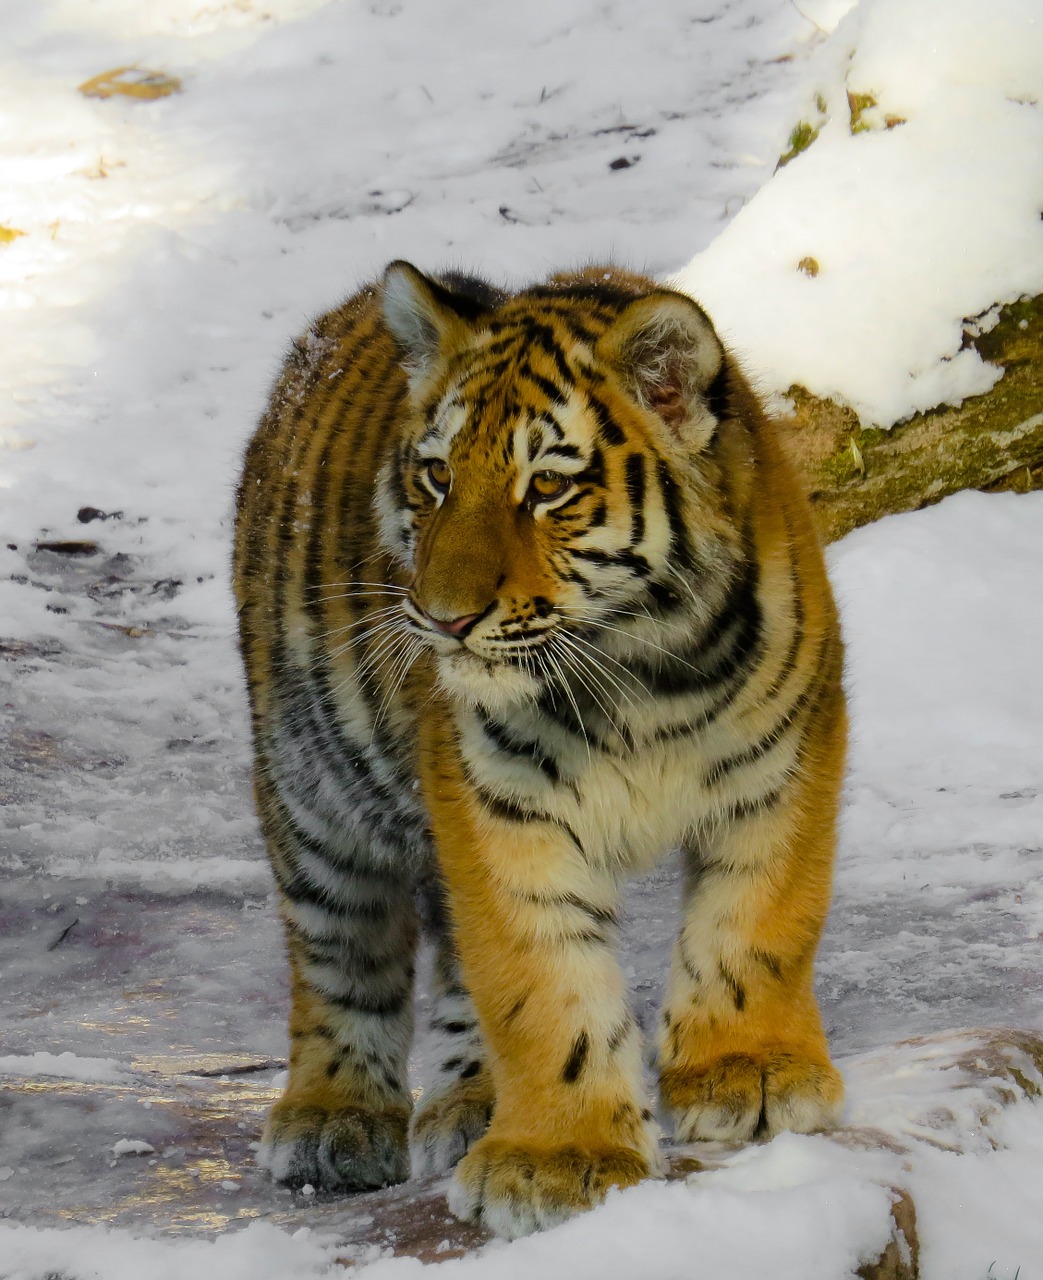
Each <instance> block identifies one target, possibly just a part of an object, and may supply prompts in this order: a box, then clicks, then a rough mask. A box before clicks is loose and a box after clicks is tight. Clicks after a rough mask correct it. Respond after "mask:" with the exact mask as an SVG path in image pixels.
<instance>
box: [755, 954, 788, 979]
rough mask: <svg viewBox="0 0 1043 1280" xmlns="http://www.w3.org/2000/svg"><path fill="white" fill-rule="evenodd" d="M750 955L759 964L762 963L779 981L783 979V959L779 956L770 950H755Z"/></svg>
mask: <svg viewBox="0 0 1043 1280" xmlns="http://www.w3.org/2000/svg"><path fill="white" fill-rule="evenodd" d="M750 955H751V956H752V958H753V959H754V960H756V961H757V963H758V964H762V965H763V966H764V967H765V969H767V971H768V972H769V973H770V974H771V976H772V977H773V978H775V979H777V980H778V981H780V982H781V980H782V961H781V960H780V959H779V957H778V956H774V955H772V954H771V952H770V951H759V950H754V951H751V952H750Z"/></svg>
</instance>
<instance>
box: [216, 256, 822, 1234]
mask: <svg viewBox="0 0 1043 1280" xmlns="http://www.w3.org/2000/svg"><path fill="white" fill-rule="evenodd" d="M235 586H236V593H237V598H238V604H239V618H240V626H241V636H242V651H243V656H244V659H245V664H246V671H247V676H248V680H249V690H250V700H251V708H252V716H253V732H254V739H255V746H256V796H257V804H258V809H259V812H260V817H261V822H262V825H263V828H264V832H265V835H266V838H267V842H268V848H269V852H270V855H271V861H272V867H273V869H274V873H275V879H276V882H277V885H278V892H279V901H280V905H281V911H282V917H283V920H284V922H285V927H286V939H287V949H288V953H289V962H290V978H291V990H292V1004H291V1012H290V1038H291V1054H290V1073H289V1083H288V1085H287V1087H286V1091H285V1093H284V1094H283V1096H282V1098H281V1099H280V1100H279V1101H278V1102H276V1104H275V1105H274V1107H273V1108H272V1111H271V1115H270V1118H269V1120H268V1124H267V1128H266V1131H265V1135H264V1142H263V1144H262V1159H263V1161H264V1162H265V1163H266V1164H267V1166H268V1167H269V1169H270V1170H271V1172H272V1174H273V1176H274V1177H275V1178H276V1179H278V1180H279V1181H281V1182H286V1183H289V1184H291V1185H298V1186H299V1185H301V1184H304V1183H311V1184H312V1185H313V1186H315V1187H317V1188H327V1189H341V1190H354V1189H358V1188H364V1187H379V1186H382V1185H385V1184H388V1183H391V1182H396V1181H399V1180H401V1179H404V1178H405V1177H407V1175H408V1173H409V1169H410V1162H409V1154H410V1150H411V1152H412V1168H413V1172H414V1173H425V1172H442V1171H446V1170H448V1169H450V1168H451V1167H453V1166H454V1165H455V1166H456V1172H455V1176H454V1178H453V1181H452V1184H451V1188H450V1193H449V1196H450V1206H451V1208H452V1209H453V1211H454V1212H455V1213H456V1214H457V1215H459V1216H460V1217H462V1218H464V1219H467V1220H470V1221H473V1222H481V1223H483V1224H484V1225H486V1226H487V1227H489V1228H491V1229H492V1230H494V1231H496V1232H498V1233H500V1234H502V1235H505V1236H508V1237H513V1236H518V1235H521V1234H524V1233H525V1232H529V1231H532V1230H535V1229H539V1228H544V1227H548V1226H551V1225H552V1224H554V1223H556V1222H559V1221H560V1220H562V1219H564V1218H566V1217H568V1216H569V1215H571V1214H573V1213H575V1212H577V1211H578V1210H580V1209H583V1208H585V1207H587V1206H590V1205H592V1204H595V1203H597V1202H599V1201H600V1200H602V1199H603V1198H604V1196H605V1194H606V1191H607V1189H608V1188H609V1187H610V1186H613V1185H618V1186H626V1185H629V1184H632V1183H635V1182H637V1181H638V1180H639V1179H642V1178H645V1177H648V1176H649V1175H654V1174H656V1172H657V1171H658V1170H659V1168H660V1160H659V1154H658V1130H657V1128H656V1124H655V1122H654V1120H653V1111H652V1103H651V1100H650V1098H649V1097H648V1094H647V1091H646V1085H645V1081H644V1079H643V1074H642V1050H641V1045H640V1037H639V1034H638V1029H637V1026H636V1024H635V1021H634V1019H633V1017H632V1016H631V1014H630V1012H629V1011H628V1008H627V995H626V989H625V983H624V980H623V977H622V976H621V973H620V969H619V966H618V964H617V961H616V956H615V954H614V953H615V947H616V941H617V912H618V909H619V894H620V882H621V879H622V877H623V876H624V875H625V874H626V873H629V872H634V871H636V870H640V869H645V868H648V867H649V866H650V864H652V863H653V862H654V861H655V860H656V859H658V858H660V857H661V856H662V855H663V854H665V853H666V852H668V851H670V850H672V849H675V848H677V847H680V848H681V849H682V850H683V856H684V870H685V879H684V889H683V922H682V924H681V928H680V933H679V936H678V938H677V940H676V943H675V945H674V949H673V958H672V961H671V968H670V976H669V983H668V988H667V994H666V1000H665V1007H664V1010H663V1013H662V1021H661V1025H660V1027H659V1031H658V1075H659V1093H660V1098H661V1101H662V1105H663V1109H664V1111H666V1112H668V1113H670V1114H672V1116H673V1125H674V1133H675V1135H676V1137H677V1138H678V1139H679V1140H680V1141H682V1142H688V1141H692V1140H698V1139H718V1140H725V1141H743V1140H746V1139H749V1138H752V1137H755V1136H763V1135H770V1134H774V1133H776V1132H777V1131H778V1130H780V1129H795V1130H798V1131H802V1132H806V1131H809V1130H814V1129H819V1128H822V1127H825V1126H828V1125H830V1124H832V1123H834V1122H835V1121H836V1119H837V1117H838V1113H839V1111H840V1107H841V1097H842V1085H841V1079H840V1076H839V1074H838V1072H837V1071H836V1069H835V1068H834V1067H833V1066H832V1065H831V1063H830V1060H829V1055H828V1050H827V1046H826V1040H825V1036H824V1033H823V1028H822V1024H821V1021H820V1017H819V1011H818V1008H817V1005H816V1002H815V997H814V995H813V991H812V964H813V958H814V954H815V950H816V946H817V943H818V940H819V935H820V932H821V929H822V924H823V918H824V916H825V913H826V909H827V905H828V902H829V895H830V877H831V869H832V862H833V850H834V840H835V835H834V828H835V821H836V815H837V803H838V791H839V787H840V781H841V774H842V769H843V759H844V745H845V709H844V698H843V692H842V688H841V665H842V652H841V640H840V635H839V631H838V625H837V617H836V612H835V609H834V605H833V601H832V598H831V595H830V590H829V586H828V583H827V580H826V574H825V570H824V567H823V559H822V554H821V551H820V548H819V545H818V542H817V541H816V537H815V534H814V532H813V529H812V525H811V522H810V518H809V512H808V507H807V504H806V502H805V499H804V498H803V496H802V495H801V493H800V492H799V489H798V486H797V484H796V482H795V480H794V476H793V474H792V472H791V470H790V467H789V466H788V465H787V462H786V461H785V459H784V457H783V455H782V452H781V450H780V446H779V442H778V439H777V437H776V433H775V430H774V429H773V427H772V424H771V422H770V421H769V420H768V419H767V418H766V416H765V414H764V412H763V411H762V409H761V407H760V405H759V404H758V401H757V399H756V398H755V396H754V394H753V393H752V391H751V389H750V387H749V386H748V384H747V382H746V380H745V379H744V377H743V375H742V373H741V372H740V370H739V368H738V367H737V365H736V363H735V361H734V360H733V359H732V358H731V357H730V356H729V355H728V354H727V353H726V352H725V350H724V349H723V348H722V346H721V343H720V341H719V339H718V337H717V335H716V333H715V332H714V329H713V327H712V325H711V323H710V321H709V320H708V318H707V317H706V315H705V314H704V313H703V311H701V310H700V308H699V307H698V306H697V305H696V304H695V303H694V302H692V301H691V300H690V299H689V298H687V297H685V296H683V295H681V294H678V293H674V292H671V291H669V290H667V289H664V288H661V287H660V286H659V285H657V284H656V283H655V282H653V281H652V280H648V279H644V278H642V277H640V276H636V275H631V274H629V273H626V272H623V271H619V270H605V269H597V270H584V271H580V272H578V273H575V274H563V275H557V276H554V277H552V278H551V279H550V280H549V281H548V282H547V283H546V284H542V285H539V286H537V287H535V288H530V289H526V290H524V291H522V292H520V293H516V294H508V293H501V292H498V291H496V290H494V289H492V288H490V287H489V286H487V285H485V284H483V283H481V282H479V281H476V280H473V279H469V278H466V277H458V276H451V275H445V276H442V277H440V278H437V279H435V278H430V277H427V276H424V275H422V274H421V273H420V272H419V271H417V270H416V269H415V268H414V267H412V266H410V265H409V264H407V263H404V262H395V263H392V264H391V266H390V267H388V269H387V271H386V274H385V275H384V278H383V281H382V283H381V284H379V285H374V286H371V287H369V288H366V289H364V290H363V291H362V292H361V293H359V294H358V295H357V296H356V297H354V298H352V299H350V301H348V302H346V303H345V304H344V305H343V306H342V307H340V308H339V309H338V310H336V311H333V312H331V313H330V314H329V315H326V316H324V317H322V318H321V319H320V320H318V321H317V322H316V323H315V324H314V325H313V326H312V328H311V329H310V330H309V331H308V332H307V334H306V335H305V336H304V337H303V338H302V339H300V340H299V341H298V342H297V343H296V346H295V348H294V350H293V352H292V354H291V356H290V358H289V361H288V362H287V365H286V368H285V370H284V372H283V374H282V377H281V379H280V381H279V382H278V384H277V386H276V388H275V391H274V394H273V396H272V399H271V403H270V406H269V408H268V411H267V413H266V415H265V417H264V419H263V421H262V423H261V426H260V429H259V430H258V432H257V434H256V436H255V438H254V440H253V442H252V443H251V445H250V447H249V451H248V453H247V457H246V465H245V471H244V474H243V478H242V483H241V487H240V489H239V495H238V518H237V539H236V550H235ZM421 922H423V923H425V924H426V925H427V926H428V927H429V928H430V929H431V930H432V931H433V932H434V934H435V937H436V940H437V959H436V964H435V982H436V988H437V990H436V995H435V1003H434V1012H433V1027H434V1028H435V1030H436V1032H437V1034H438V1037H439V1039H438V1054H437V1059H438V1077H437V1079H436V1080H435V1082H434V1085H433V1087H432V1088H430V1089H429V1090H428V1091H427V1092H426V1094H425V1095H424V1097H423V1100H422V1101H421V1103H420V1104H419V1106H418V1107H416V1108H415V1109H414V1108H413V1105H412V1098H411V1094H410V1089H409V1083H408V1079H407V1054H408V1051H409V1045H410V1038H411V1035H412V1030H413V1013H412V988H413V972H414V952H415V948H416V943H417V935H418V930H419V928H420V924H421Z"/></svg>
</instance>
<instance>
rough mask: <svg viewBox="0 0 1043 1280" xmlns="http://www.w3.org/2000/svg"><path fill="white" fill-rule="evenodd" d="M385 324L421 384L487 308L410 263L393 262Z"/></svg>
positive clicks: (384, 295)
mask: <svg viewBox="0 0 1043 1280" xmlns="http://www.w3.org/2000/svg"><path fill="white" fill-rule="evenodd" d="M381 305H382V307H383V311H384V322H385V324H386V325H387V327H388V328H389V329H390V330H391V332H392V334H393V335H394V337H395V340H396V341H397V342H398V345H399V346H400V347H401V348H402V364H403V367H404V368H405V370H406V372H407V373H408V374H409V376H410V379H411V380H413V381H419V380H420V379H421V378H423V377H424V376H425V375H426V374H427V373H428V372H429V371H430V369H431V367H432V365H433V364H434V363H435V361H436V360H437V358H438V354H439V352H440V351H442V350H443V349H444V348H445V347H446V346H447V345H448V344H449V343H450V342H452V341H453V340H454V339H459V338H460V337H462V336H463V334H464V332H465V331H466V329H467V326H468V323H469V322H470V321H471V320H474V319H476V318H477V317H478V316H479V315H481V314H482V313H483V312H484V311H485V308H484V307H483V306H481V304H480V303H477V302H475V301H474V300H473V299H471V298H467V297H464V296H463V295H461V294H458V293H453V292H452V290H450V289H447V288H446V287H445V285H443V284H441V283H440V282H439V281H437V280H432V279H431V277H430V276H425V275H424V274H423V272H421V271H418V270H417V269H416V267H414V266H413V265H412V264H411V263H409V262H402V261H398V262H392V263H391V265H390V266H389V267H388V268H387V270H386V271H385V272H384V282H383V286H382V288H381Z"/></svg>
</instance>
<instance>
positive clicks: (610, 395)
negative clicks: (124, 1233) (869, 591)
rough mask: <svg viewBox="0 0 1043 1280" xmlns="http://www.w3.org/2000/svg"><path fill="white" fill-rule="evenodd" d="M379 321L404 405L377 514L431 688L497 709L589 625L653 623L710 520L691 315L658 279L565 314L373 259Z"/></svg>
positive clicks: (704, 389)
mask: <svg viewBox="0 0 1043 1280" xmlns="http://www.w3.org/2000/svg"><path fill="white" fill-rule="evenodd" d="M384 315H385V319H386V322H387V324H388V326H389V328H390V329H391V331H392V333H393V334H394V335H395V337H396V339H397V340H398V342H399V345H400V347H401V348H402V351H403V354H404V363H405V366H406V369H407V372H408V374H409V392H408V396H409V399H408V411H407V416H406V424H405V430H404V432H403V435H402V438H401V440H400V442H399V445H398V447H397V449H396V450H395V451H394V454H393V456H392V458H391V459H390V461H389V462H388V463H387V465H386V466H385V467H384V469H383V471H382V473H381V476H380V480H379V483H378V493H377V509H378V512H379V515H380V524H381V530H382V536H383V541H384V544H385V546H386V547H387V549H388V550H390V551H391V552H392V553H393V554H394V555H395V556H396V558H397V559H398V561H399V562H400V564H401V565H402V566H403V567H404V569H405V570H406V573H407V577H408V578H409V579H411V580H410V583H409V592H408V595H407V596H406V598H405V600H404V602H403V606H402V607H403V611H404V615H405V619H406V622H407V625H408V626H409V627H410V628H411V630H412V631H413V633H414V634H415V635H417V636H419V637H421V638H422V639H423V640H424V642H425V643H426V644H428V645H429V646H430V648H431V649H432V650H433V651H434V653H435V654H436V655H437V668H438V672H439V676H440V679H441V683H442V685H443V687H445V688H446V689H447V691H449V692H450V693H451V694H453V695H455V696H457V697H460V698H462V699H463V700H465V701H468V702H471V703H480V704H483V705H486V706H494V707H503V706H508V705H512V704H515V703H517V702H520V701H525V700H530V699H534V698H536V697H537V696H538V695H539V693H540V691H541V689H542V688H543V686H544V684H545V683H546V682H547V681H548V680H554V679H557V680H558V681H559V682H560V681H562V680H563V678H566V677H567V676H568V675H569V673H570V670H572V669H573V668H574V667H575V666H576V664H582V663H583V662H585V661H588V660H589V657H584V654H585V653H587V652H588V646H589V642H590V637H591V635H592V634H593V633H605V635H611V634H612V633H613V632H615V633H617V634H619V633H625V632H626V631H628V630H629V629H633V628H637V629H640V628H642V627H644V628H646V629H647V627H648V626H649V625H650V624H651V625H652V626H653V627H654V626H656V625H657V624H658V625H659V626H668V625H669V617H670V614H671V612H675V611H677V609H678V607H679V605H680V602H681V601H680V593H681V592H682V590H687V591H688V592H689V593H690V592H691V586H690V583H691V580H692V577H693V572H694V571H695V570H696V569H697V568H698V566H699V565H700V564H703V565H705V566H711V565H713V564H715V563H716V562H717V561H718V560H719V559H720V545H719V544H720V541H721V535H722V530H723V529H724V528H725V527H726V522H725V521H723V520H722V519H721V518H720V513H719V512H718V511H717V510H715V503H719V485H716V484H712V485H711V484H708V485H706V486H705V487H704V491H701V486H700V484H699V481H698V477H699V457H700V455H702V454H703V453H704V452H705V449H706V445H707V442H708V440H709V439H710V437H711V436H712V434H713V431H714V429H715V427H716V426H717V417H716V416H715V414H714V413H713V411H712V409H711V402H712V396H711V395H709V394H708V390H709V388H711V387H712V386H713V384H714V381H715V379H717V378H718V377H719V375H720V374H721V372H722V368H723V352H722V350H721V347H720V344H719V342H718V340H717V338H716V335H715V334H714V332H713V329H712V328H711V326H710V324H709V321H708V320H707V319H706V317H705V316H704V315H703V313H702V312H701V311H700V310H699V308H698V307H697V306H696V305H695V304H694V303H693V302H691V301H690V300H689V299H687V298H684V297H682V296H681V295H677V294H672V293H668V292H665V291H664V292H662V293H657V294H655V295H652V296H651V297H648V296H646V297H643V298H639V299H637V300H636V301H635V300H633V299H628V300H625V301H624V303H623V305H622V306H621V308H620V310H619V311H618V312H616V313H615V314H613V313H611V312H605V311H604V310H595V309H592V310H591V314H589V315H585V316H584V317H583V323H582V324H579V323H578V322H577V319H576V317H575V314H574V308H573V314H572V315H571V316H570V322H569V323H568V324H566V323H563V321H562V312H561V310H560V308H558V307H556V306H555V305H554V297H553V293H549V294H548V293H547V292H541V291H538V290H537V291H531V292H530V293H529V294H521V295H518V296H517V297H516V298H513V299H510V300H509V301H508V302H507V303H506V304H505V305H502V306H500V307H493V308H488V309H487V308H483V307H480V306H479V305H478V304H475V303H471V302H470V300H466V299H461V298H460V297H459V296H458V295H454V294H453V293H451V292H450V291H449V290H447V289H445V288H443V287H442V286H441V285H439V284H437V283H436V282H434V281H431V280H428V279H427V278H425V277H423V276H422V275H420V273H419V272H417V271H415V269H413V268H411V267H409V266H407V265H406V264H393V265H392V267H391V268H389V271H388V274H387V277H386V279H385V284H384ZM693 528H697V529H698V528H701V529H702V530H703V531H704V535H705V536H704V538H703V539H702V540H701V542H702V545H699V546H696V545H693V540H692V536H691V531H692V529H693ZM599 639H602V640H603V639H604V636H599ZM599 647H600V646H599Z"/></svg>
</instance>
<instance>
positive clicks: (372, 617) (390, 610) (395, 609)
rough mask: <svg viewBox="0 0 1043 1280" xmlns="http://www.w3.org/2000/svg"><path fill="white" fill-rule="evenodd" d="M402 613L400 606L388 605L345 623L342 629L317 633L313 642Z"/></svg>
mask: <svg viewBox="0 0 1043 1280" xmlns="http://www.w3.org/2000/svg"><path fill="white" fill-rule="evenodd" d="M401 612H402V606H401V605H400V604H389V605H388V606H387V608H385V609H378V610H377V611H376V612H375V613H367V614H365V615H364V616H363V617H361V618H356V619H355V621H354V622H347V623H345V624H344V626H343V627H332V628H331V629H330V630H329V631H319V632H316V634H315V635H313V636H312V639H313V640H329V639H330V638H331V637H332V636H339V635H343V634H344V632H345V631H354V630H355V628H356V627H361V626H363V625H364V624H365V623H367V622H369V623H374V622H378V621H379V620H380V619H381V618H386V617H388V616H389V615H393V614H396V613H401Z"/></svg>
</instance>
